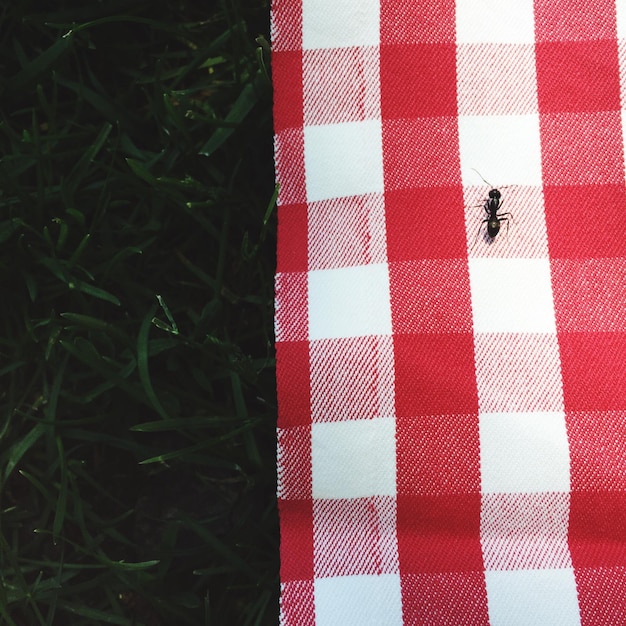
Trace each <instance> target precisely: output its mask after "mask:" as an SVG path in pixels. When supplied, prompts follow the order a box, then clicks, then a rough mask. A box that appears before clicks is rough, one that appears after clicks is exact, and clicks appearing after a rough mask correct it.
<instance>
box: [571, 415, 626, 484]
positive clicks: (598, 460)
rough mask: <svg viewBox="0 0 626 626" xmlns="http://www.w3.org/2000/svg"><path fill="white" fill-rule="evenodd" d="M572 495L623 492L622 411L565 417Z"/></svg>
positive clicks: (625, 419) (625, 440) (625, 426)
mask: <svg viewBox="0 0 626 626" xmlns="http://www.w3.org/2000/svg"><path fill="white" fill-rule="evenodd" d="M566 420H567V437H568V439H569V447H570V459H571V485H572V491H598V490H606V491H609V490H616V491H622V492H626V411H593V412H580V413H579V412H575V413H567V415H566Z"/></svg>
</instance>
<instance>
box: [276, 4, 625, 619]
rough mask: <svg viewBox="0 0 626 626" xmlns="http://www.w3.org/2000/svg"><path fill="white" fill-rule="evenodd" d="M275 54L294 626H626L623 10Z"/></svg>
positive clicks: (462, 16) (339, 39) (306, 27)
mask: <svg viewBox="0 0 626 626" xmlns="http://www.w3.org/2000/svg"><path fill="white" fill-rule="evenodd" d="M272 38H273V42H272V46H273V76H274V83H275V106H274V113H275V159H276V172H277V179H278V182H279V183H280V185H281V187H280V198H279V214H278V219H279V233H278V261H277V262H278V266H277V275H276V353H277V384H278V401H279V424H278V473H279V488H278V489H279V493H278V496H279V508H280V518H281V582H282V591H281V623H282V624H283V626H308V625H311V626H312V625H316V626H331V625H332V626H335V625H336V626H351V625H354V626H364V625H370V624H371V625H383V626H396V625H400V624H414V625H422V624H430V625H434V626H439V625H450V626H465V625H485V624H491V625H494V626H495V625H502V626H518V625H519V626H537V625H546V626H556V625H564V626H570V625H572V626H573V625H579V624H580V625H583V626H585V625H591V624H593V625H607V626H615V625H619V624H626V314H625V305H626V242H625V237H626V185H625V174H624V130H623V129H624V127H625V122H624V121H623V114H624V110H625V106H624V102H625V96H626V54H625V51H626V1H625V0H618V1H617V2H615V0H613V1H609V0H536V1H535V2H533V1H532V0H510V1H506V2H503V1H496V0H491V1H485V0H459V1H457V2H453V1H451V0H274V2H273V10H272ZM487 181H488V182H487ZM494 189H498V190H499V193H500V198H496V197H495V196H496V194H495V193H494V192H493V190H494ZM490 193H491V197H490ZM490 222H491V223H490ZM493 222H495V223H493ZM493 228H495V229H496V230H497V228H499V232H498V233H497V234H496V235H495V236H491V235H493V232H490V231H492V229H493Z"/></svg>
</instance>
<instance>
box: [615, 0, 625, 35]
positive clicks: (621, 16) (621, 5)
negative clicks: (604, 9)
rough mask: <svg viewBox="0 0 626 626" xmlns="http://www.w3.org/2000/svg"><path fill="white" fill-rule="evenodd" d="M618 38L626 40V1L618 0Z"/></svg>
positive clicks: (616, 10)
mask: <svg viewBox="0 0 626 626" xmlns="http://www.w3.org/2000/svg"><path fill="white" fill-rule="evenodd" d="M615 12H616V17H617V38H618V39H626V0H616V2H615Z"/></svg>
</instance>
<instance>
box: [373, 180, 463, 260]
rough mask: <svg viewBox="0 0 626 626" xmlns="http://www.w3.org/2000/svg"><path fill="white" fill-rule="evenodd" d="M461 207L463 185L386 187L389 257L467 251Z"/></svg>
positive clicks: (456, 255) (439, 256)
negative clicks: (387, 188)
mask: <svg viewBox="0 0 626 626" xmlns="http://www.w3.org/2000/svg"><path fill="white" fill-rule="evenodd" d="M442 207H443V209H442ZM463 209H464V208H463V193H462V188H461V187H457V186H455V187H419V188H417V189H397V190H393V191H387V192H386V193H385V214H386V218H387V255H388V257H389V261H390V262H394V261H410V260H412V259H445V258H451V257H452V258H460V257H463V256H464V255H465V254H466V253H467V247H466V241H465V224H464V222H463V214H464V210H463Z"/></svg>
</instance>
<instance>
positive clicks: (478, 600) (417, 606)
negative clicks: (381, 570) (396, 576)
mask: <svg viewBox="0 0 626 626" xmlns="http://www.w3.org/2000/svg"><path fill="white" fill-rule="evenodd" d="M401 585H402V616H403V623H404V624H414V625H416V626H418V625H421V624H433V625H434V624H463V626H485V624H488V623H489V612H488V608H487V587H486V585H485V574H484V573H483V572H482V571H480V572H443V573H440V574H405V575H404V576H402V578H401Z"/></svg>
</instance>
